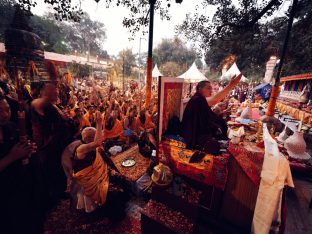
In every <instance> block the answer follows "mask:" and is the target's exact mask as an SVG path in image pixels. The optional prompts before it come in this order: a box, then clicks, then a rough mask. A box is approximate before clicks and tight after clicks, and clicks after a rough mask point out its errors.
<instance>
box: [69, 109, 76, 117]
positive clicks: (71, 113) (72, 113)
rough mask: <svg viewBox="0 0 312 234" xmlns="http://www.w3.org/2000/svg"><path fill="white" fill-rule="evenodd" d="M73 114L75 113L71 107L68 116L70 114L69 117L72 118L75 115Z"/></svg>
mask: <svg viewBox="0 0 312 234" xmlns="http://www.w3.org/2000/svg"><path fill="white" fill-rule="evenodd" d="M75 115H76V113H75V111H74V110H73V109H71V110H70V111H69V116H70V117H71V118H73V117H75Z"/></svg>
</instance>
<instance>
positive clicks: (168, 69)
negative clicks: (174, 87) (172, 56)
mask: <svg viewBox="0 0 312 234" xmlns="http://www.w3.org/2000/svg"><path fill="white" fill-rule="evenodd" d="M159 69H160V70H161V72H162V73H163V75H165V76H171V77H177V76H179V75H181V74H182V72H181V67H180V65H179V64H177V63H176V62H166V63H164V64H162V65H161V66H160V68H159Z"/></svg>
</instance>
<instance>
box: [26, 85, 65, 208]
mask: <svg viewBox="0 0 312 234" xmlns="http://www.w3.org/2000/svg"><path fill="white" fill-rule="evenodd" d="M57 99H58V90H57V88H56V86H55V85H54V84H51V83H47V84H45V85H44V86H43V88H42V90H41V97H40V98H37V99H35V100H34V101H33V102H32V104H31V111H32V112H31V114H32V115H31V117H32V129H33V139H34V141H35V142H36V144H37V146H38V151H37V157H38V164H39V166H38V168H39V167H40V168H41V170H42V171H41V172H39V173H42V177H41V179H42V181H41V183H42V186H43V188H42V189H43V190H44V191H42V192H43V193H46V194H47V199H48V200H49V203H50V204H48V205H51V206H52V205H54V204H53V203H55V202H56V201H57V199H58V198H59V197H60V196H62V195H63V192H64V191H65V189H66V176H65V173H64V171H63V168H62V165H61V155H62V152H63V150H64V148H65V147H66V145H67V144H69V143H70V141H71V131H70V123H69V119H68V116H66V114H64V113H63V112H62V111H61V110H60V109H59V108H58V107H57V106H56V105H55V103H56V101H57ZM43 196H45V195H43Z"/></svg>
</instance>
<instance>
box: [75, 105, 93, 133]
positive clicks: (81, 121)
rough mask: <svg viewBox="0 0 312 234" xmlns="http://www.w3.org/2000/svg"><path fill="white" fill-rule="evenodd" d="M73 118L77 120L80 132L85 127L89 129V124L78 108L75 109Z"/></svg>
mask: <svg viewBox="0 0 312 234" xmlns="http://www.w3.org/2000/svg"><path fill="white" fill-rule="evenodd" d="M75 118H77V119H78V120H79V130H80V131H82V129H84V128H85V127H91V123H90V122H89V120H88V119H87V118H86V117H85V116H84V114H83V111H82V110H81V109H80V108H76V109H75Z"/></svg>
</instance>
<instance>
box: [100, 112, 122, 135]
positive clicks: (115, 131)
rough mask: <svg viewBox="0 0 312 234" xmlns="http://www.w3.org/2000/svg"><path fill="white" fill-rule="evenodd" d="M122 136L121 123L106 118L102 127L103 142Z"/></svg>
mask: <svg viewBox="0 0 312 234" xmlns="http://www.w3.org/2000/svg"><path fill="white" fill-rule="evenodd" d="M122 135H123V128H122V123H121V122H120V121H119V120H118V119H117V118H115V117H114V116H109V117H107V120H105V127H104V140H107V139H118V138H120V137H121V136H122Z"/></svg>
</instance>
